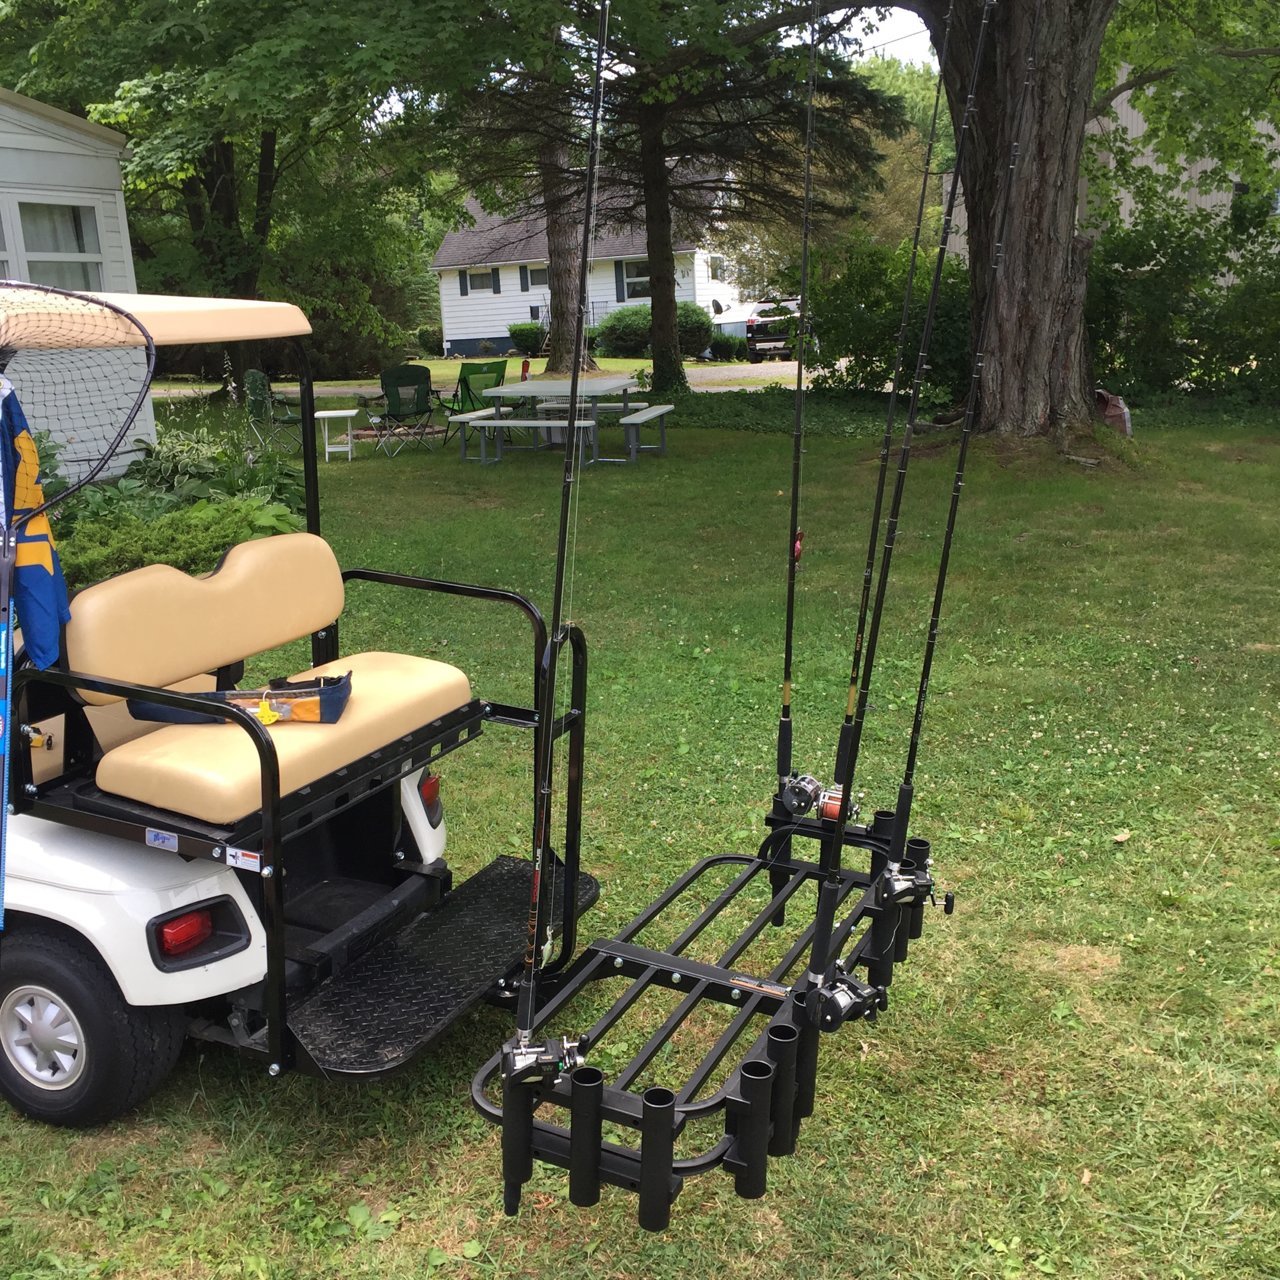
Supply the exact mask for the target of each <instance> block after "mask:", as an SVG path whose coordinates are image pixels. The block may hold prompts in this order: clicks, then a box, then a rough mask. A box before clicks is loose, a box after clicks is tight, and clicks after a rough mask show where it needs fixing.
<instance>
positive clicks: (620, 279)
mask: <svg viewBox="0 0 1280 1280" xmlns="http://www.w3.org/2000/svg"><path fill="white" fill-rule="evenodd" d="M613 283H614V284H615V285H617V288H618V301H619V302H626V300H627V277H626V275H625V273H624V272H623V268H622V259H621V258H615V259H614V263H613Z"/></svg>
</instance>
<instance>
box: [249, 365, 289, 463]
mask: <svg viewBox="0 0 1280 1280" xmlns="http://www.w3.org/2000/svg"><path fill="white" fill-rule="evenodd" d="M244 398H245V409H246V410H247V412H248V416H249V430H250V431H251V432H252V433H253V437H254V439H255V440H257V442H258V444H259V445H260V446H261V447H262V448H263V449H267V450H270V451H271V452H272V453H294V452H296V451H297V448H298V445H299V442H300V440H301V436H300V435H299V434H298V431H299V430H300V425H301V423H302V415H301V414H300V413H298V412H297V411H296V410H295V407H294V406H293V405H292V404H290V402H289V401H288V400H286V399H285V398H284V397H283V396H278V395H276V394H275V392H274V391H272V390H271V380H270V379H269V378H268V377H267V375H266V374H265V373H263V372H262V370H261V369H246V370H245V372H244Z"/></svg>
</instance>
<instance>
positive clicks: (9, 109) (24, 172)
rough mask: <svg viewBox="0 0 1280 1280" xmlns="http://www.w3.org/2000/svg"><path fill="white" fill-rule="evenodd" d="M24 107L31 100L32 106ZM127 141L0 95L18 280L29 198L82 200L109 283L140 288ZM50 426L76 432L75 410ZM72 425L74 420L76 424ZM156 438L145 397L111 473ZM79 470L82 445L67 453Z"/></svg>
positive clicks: (0, 134) (115, 288)
mask: <svg viewBox="0 0 1280 1280" xmlns="http://www.w3.org/2000/svg"><path fill="white" fill-rule="evenodd" d="M28 103H29V106H28V105H24V104H28ZM124 150H125V144H124V140H123V139H122V138H119V136H118V135H115V134H112V133H111V132H110V131H109V130H106V129H99V128H98V127H97V126H94V125H90V124H82V123H81V122H79V121H76V120H74V119H73V118H71V117H65V116H64V115H63V113H61V112H58V111H55V110H54V109H52V108H49V107H45V106H44V105H43V104H40V103H34V102H30V100H29V99H24V98H21V96H20V95H17V94H10V93H8V92H7V91H5V92H3V94H2V96H0V228H2V230H3V240H4V244H5V248H4V250H0V259H3V260H4V261H5V262H6V263H7V274H8V275H9V276H10V277H11V278H25V276H26V273H25V272H24V271H23V264H24V262H25V259H26V257H27V256H31V257H34V258H37V259H38V258H39V256H40V255H39V254H38V253H32V254H30V255H27V254H26V253H25V252H24V250H25V245H24V241H23V238H22V226H21V216H20V211H19V205H20V204H21V203H24V202H31V203H47V204H60V205H81V206H86V207H88V208H91V209H92V210H93V212H94V219H95V222H96V224H97V231H98V241H99V249H100V253H101V259H102V261H101V271H102V287H103V289H104V290H105V291H108V292H113V293H136V292H137V288H138V286H137V279H136V277H135V275H134V269H133V250H132V247H131V245H130V243H129V229H128V222H127V218H126V214H125V205H124V196H123V194H122V192H121V180H120V160H121V157H122V155H123V153H124ZM56 416H57V417H58V423H57V424H54V423H52V422H51V423H50V425H49V427H48V429H49V430H50V431H51V433H52V434H53V435H54V436H55V437H57V436H61V437H63V438H66V437H70V436H74V434H75V427H74V410H70V409H69V410H68V412H67V413H66V414H65V415H56ZM68 424H70V425H68ZM138 438H142V439H148V440H150V439H154V438H155V419H154V417H153V415H152V412H151V404H150V402H149V400H148V401H147V402H144V404H143V406H142V408H141V410H140V411H139V413H138V417H137V419H136V420H135V422H134V425H133V427H131V428H130V431H129V440H130V442H129V444H128V445H127V446H126V447H124V448H122V449H121V450H120V451H119V452H118V453H117V454H116V456H115V457H114V458H113V459H112V462H111V463H110V465H109V468H108V473H109V474H115V473H118V472H119V471H121V470H123V469H124V468H125V467H126V466H127V465H128V464H129V462H130V461H131V460H132V458H133V456H134V455H135V454H136V453H137V452H138V449H137V447H136V446H135V445H134V443H133V441H134V440H136V439H138ZM63 462H64V464H69V465H68V467H67V469H68V470H69V471H74V470H75V461H74V448H70V449H68V450H67V452H66V453H65V454H64V455H63Z"/></svg>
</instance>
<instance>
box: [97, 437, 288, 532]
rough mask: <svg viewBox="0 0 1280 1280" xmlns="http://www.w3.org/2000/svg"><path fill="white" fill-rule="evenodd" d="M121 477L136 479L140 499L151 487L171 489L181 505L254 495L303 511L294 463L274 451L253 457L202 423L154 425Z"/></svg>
mask: <svg viewBox="0 0 1280 1280" xmlns="http://www.w3.org/2000/svg"><path fill="white" fill-rule="evenodd" d="M125 479H126V480H129V481H133V482H136V484H137V485H138V496H139V498H140V499H141V495H142V493H143V492H146V491H152V492H154V493H158V494H166V493H168V494H173V495H174V496H175V498H176V499H177V501H178V502H179V503H180V504H181V503H191V502H198V501H200V500H201V499H203V498H212V499H217V498H231V497H238V496H243V495H246V494H252V495H256V496H258V497H261V498H265V499H267V500H268V501H270V502H279V503H281V504H282V505H284V506H285V507H287V508H289V509H290V510H292V511H301V510H302V504H303V501H304V487H303V480H302V469H301V468H300V467H298V466H297V465H296V464H294V463H292V462H290V461H288V459H286V458H282V457H281V456H280V455H278V454H274V453H263V454H262V455H261V456H256V457H255V456H254V455H253V454H252V453H250V452H246V451H245V450H244V449H242V448H241V447H240V446H239V445H238V444H237V443H236V442H235V441H233V440H232V439H231V438H230V437H228V436H218V435H214V434H212V433H211V432H210V431H208V430H207V429H206V428H204V427H194V428H188V429H187V430H179V429H178V428H177V427H172V426H158V427H157V429H156V438H155V442H154V443H148V444H147V445H146V447H145V452H144V454H143V456H142V457H140V458H135V459H134V461H133V462H131V463H130V464H129V468H128V470H127V471H126V472H125ZM122 483H123V481H122Z"/></svg>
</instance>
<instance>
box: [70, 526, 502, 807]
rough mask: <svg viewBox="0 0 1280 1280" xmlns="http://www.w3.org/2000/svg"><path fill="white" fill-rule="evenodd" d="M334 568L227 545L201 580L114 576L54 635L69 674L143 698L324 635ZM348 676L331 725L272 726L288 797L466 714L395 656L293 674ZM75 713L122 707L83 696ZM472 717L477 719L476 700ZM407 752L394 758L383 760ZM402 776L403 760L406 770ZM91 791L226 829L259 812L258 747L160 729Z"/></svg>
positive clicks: (309, 543)
mask: <svg viewBox="0 0 1280 1280" xmlns="http://www.w3.org/2000/svg"><path fill="white" fill-rule="evenodd" d="M343 600H344V588H343V579H342V572H341V570H340V569H339V567H338V563H337V560H336V559H335V557H334V555H333V552H332V550H331V549H330V548H329V545H328V544H327V543H326V542H325V541H324V540H323V539H321V538H319V537H316V536H314V535H313V534H308V533H296V534H284V535H278V536H276V537H272V538H265V539H262V540H259V541H255V542H246V543H242V544H240V545H239V546H236V547H233V548H232V549H231V550H230V551H229V552H228V553H227V555H226V557H225V558H224V559H223V561H222V563H221V564H220V565H219V567H218V568H217V569H216V570H215V571H214V572H213V573H211V574H209V575H208V576H207V577H203V578H193V577H190V576H189V575H187V574H185V573H182V572H180V571H179V570H177V569H173V568H170V567H168V566H166V565H151V566H148V567H147V568H143V569H137V570H134V571H132V572H130V573H125V574H121V575H120V576H119V577H116V578H111V579H109V580H107V581H106V582H102V583H99V584H98V585H96V586H93V587H90V588H88V589H87V590H85V591H82V592H81V593H79V594H78V595H77V596H76V597H75V598H74V600H73V601H72V605H71V622H70V623H69V624H68V625H67V628H66V632H65V637H64V645H63V651H64V658H65V661H66V664H67V667H68V669H69V670H70V671H73V672H79V673H83V674H85V675H90V674H92V675H95V676H101V677H103V678H105V679H111V680H119V681H127V682H129V683H132V684H138V685H147V686H150V687H153V688H168V687H171V686H173V685H175V684H177V683H179V682H180V681H183V680H186V679H188V678H190V677H192V676H196V675H198V674H200V673H202V672H216V671H219V670H222V669H225V668H229V667H234V666H235V665H236V664H238V663H241V662H243V661H244V660H245V659H246V658H251V657H253V656H255V655H257V654H260V653H263V652H266V651H267V650H270V649H274V648H276V647H277V646H279V645H283V644H287V643H289V642H290V641H294V640H298V639H301V638H303V637H305V636H307V635H310V634H312V633H315V632H323V631H324V630H325V629H326V628H329V627H331V626H332V625H333V624H334V623H335V622H336V620H337V619H338V617H339V615H340V614H341V612H342V607H343ZM347 671H350V672H351V673H352V674H351V697H350V700H349V702H348V703H347V706H346V709H345V711H344V712H343V715H342V718H341V719H340V720H339V721H338V722H337V723H335V724H289V723H280V724H275V725H272V726H269V727H268V729H267V732H268V733H269V734H270V736H271V740H272V744H273V746H274V747H275V751H276V756H277V758H278V762H279V769H280V794H281V796H289V795H291V794H294V793H296V792H299V791H302V790H304V789H306V788H310V787H312V786H313V785H314V784H316V783H318V782H319V781H320V780H321V779H324V778H327V777H332V776H333V775H335V774H336V775H341V774H342V772H343V771H344V770H346V769H348V768H349V766H352V765H353V764H355V763H356V762H357V761H360V760H363V759H365V758H366V757H368V756H370V755H371V754H374V753H378V752H380V751H383V750H384V749H387V748H391V747H394V745H395V744H398V743H400V742H402V741H403V742H405V743H406V744H407V743H408V741H409V739H412V741H413V744H414V747H415V748H420V747H421V746H422V735H421V732H420V731H421V730H423V728H424V727H428V726H432V725H433V724H435V723H436V722H441V721H445V722H447V723H448V724H449V725H450V726H452V725H454V723H455V721H456V718H457V715H456V713H459V712H465V710H466V709H467V708H468V707H469V706H472V705H473V704H472V703H471V688H470V684H469V683H468V681H467V677H466V676H465V675H463V673H462V672H461V671H459V670H458V669H457V668H456V667H452V666H449V665H448V664H446V663H443V662H435V661H433V660H431V659H429V658H419V657H413V656H410V655H407V654H397V653H361V654H354V655H351V656H349V657H345V658H341V659H339V660H337V661H333V662H327V663H324V664H322V665H321V666H318V667H313V668H311V669H310V670H308V671H306V672H304V673H300V674H304V675H307V676H322V675H340V674H343V673H345V672H347ZM79 692H80V696H81V698H83V700H84V701H85V702H86V703H89V704H91V705H95V706H103V705H107V704H110V703H115V702H118V701H119V698H118V697H117V696H116V695H114V694H110V693H106V692H103V691H101V690H94V689H92V688H83V687H81V688H80V690H79ZM474 706H475V718H476V719H478V718H479V709H478V704H474ZM406 754H412V751H410V750H409V748H408V746H407V745H406V748H405V750H404V751H396V750H392V751H391V752H390V756H391V758H392V759H393V760H394V759H396V758H398V757H400V756H403V755H406ZM403 767H404V768H407V767H408V765H407V763H406V764H405V765H404V766H403ZM94 781H95V784H96V787H97V789H98V790H99V791H100V792H105V793H108V794H109V795H113V796H120V797H124V798H125V799H126V800H128V801H131V802H134V803H136V804H140V805H145V806H148V807H151V808H155V809H162V810H168V811H170V812H174V813H178V814H182V815H185V816H187V817H189V818H192V819H196V820H197V821H199V822H203V823H210V824H214V825H216V826H219V827H232V826H236V825H237V824H240V823H241V822H242V820H243V819H245V818H246V817H248V816H249V815H251V814H255V813H257V812H258V811H259V810H260V809H261V808H262V769H261V764H260V759H259V755H258V751H257V749H256V748H255V746H254V743H253V740H252V738H251V737H250V735H249V733H247V732H246V731H245V728H244V727H243V726H242V725H239V724H234V723H231V722H227V723H221V724H167V725H163V726H156V727H155V728H153V729H151V730H150V731H149V732H145V733H143V734H142V735H141V736H138V737H135V738H133V739H131V740H129V741H125V742H123V743H120V744H119V745H117V746H113V747H111V748H110V749H108V750H107V751H106V752H105V753H104V754H103V755H102V758H101V759H100V760H99V761H98V765H97V769H96V774H95V779H94Z"/></svg>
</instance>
